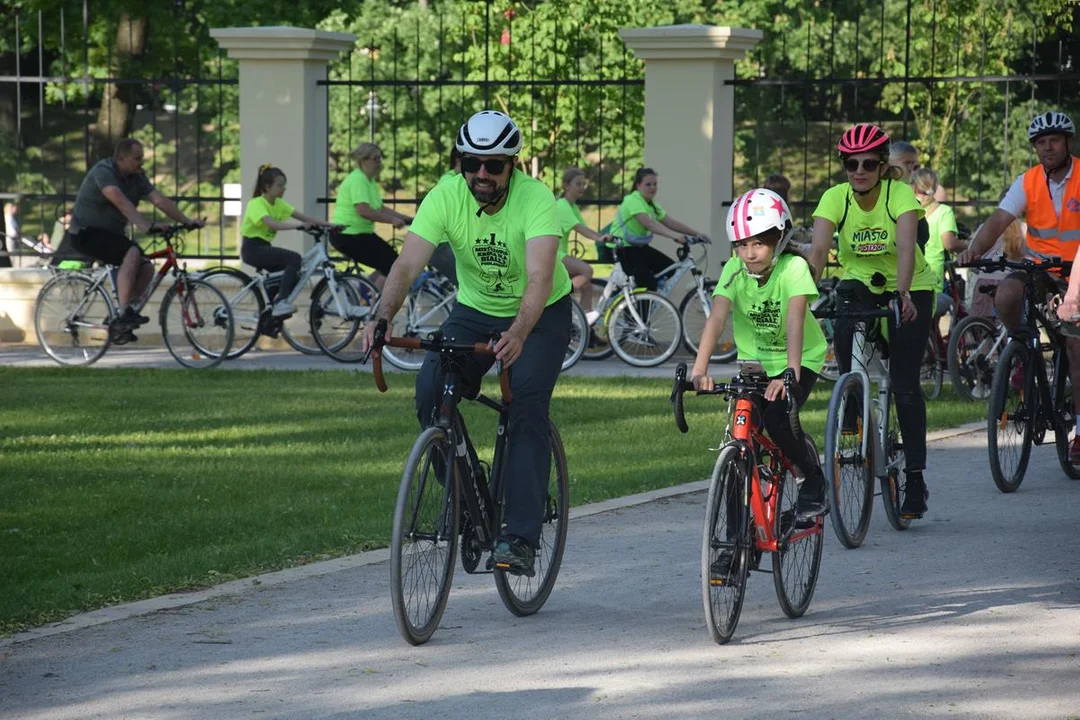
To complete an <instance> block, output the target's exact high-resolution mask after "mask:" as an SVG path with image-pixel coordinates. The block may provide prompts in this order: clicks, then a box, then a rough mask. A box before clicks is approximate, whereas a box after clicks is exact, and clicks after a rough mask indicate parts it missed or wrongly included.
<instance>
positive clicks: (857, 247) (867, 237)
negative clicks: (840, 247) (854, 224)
mask: <svg viewBox="0 0 1080 720" xmlns="http://www.w3.org/2000/svg"><path fill="white" fill-rule="evenodd" d="M888 247H889V231H888V230H887V229H885V228H880V227H873V228H863V229H862V230H856V231H855V232H853V233H852V234H851V249H852V251H853V252H855V253H856V254H858V255H880V254H882V253H884V252H885V251H886V250H887V249H888Z"/></svg>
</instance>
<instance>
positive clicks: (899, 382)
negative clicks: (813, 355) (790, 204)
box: [810, 124, 937, 519]
mask: <svg viewBox="0 0 1080 720" xmlns="http://www.w3.org/2000/svg"><path fill="white" fill-rule="evenodd" d="M889 146H890V141H889V136H888V135H887V134H886V133H885V131H884V130H882V129H881V128H880V127H878V126H876V125H869V124H860V125H855V126H854V127H852V128H850V129H849V130H847V131H846V132H845V133H844V134H843V136H842V137H841V138H840V142H839V144H838V145H837V148H838V150H839V152H840V159H841V161H842V162H843V165H844V171H845V172H846V173H847V178H848V182H845V183H842V184H840V185H836V186H834V187H832V188H829V189H828V190H826V191H825V194H824V195H822V197H821V200H820V201H819V202H818V206H817V209H816V210H814V242H813V254H812V256H811V258H810V264H811V266H812V267H813V268H814V270H815V273H816V274H817V275H819V276H820V274H821V270H822V269H823V267H824V265H825V258H826V256H827V255H828V252H829V247H830V246H831V245H832V240H833V234H834V233H836V234H837V235H838V236H839V252H838V258H839V260H840V265H841V267H842V268H843V271H844V274H843V279H842V280H841V281H840V283H839V284H838V285H837V293H838V295H839V296H840V298H841V301H842V302H846V303H847V307H849V308H852V309H871V308H876V307H881V306H883V305H885V304H886V303H888V302H889V301H890V300H891V299H892V298H893V297H894V295H895V296H899V301H900V303H901V324H900V327H890V329H889V340H890V342H889V348H890V358H889V377H890V379H891V381H892V388H893V391H894V393H895V397H896V414H897V417H898V419H899V422H900V429H901V432H902V434H903V438H904V460H905V474H906V476H907V477H906V482H905V484H904V490H905V497H904V503H903V506H902V507H901V509H900V512H901V514H902V515H903V516H904V517H905V518H908V519H914V518H919V517H922V516H923V514H925V513H926V498H927V496H928V493H927V492H926V483H925V481H924V479H923V470H924V469H925V468H926V401H925V400H924V399H923V396H922V392H921V390H920V386H919V373H920V369H921V366H922V360H923V355H924V353H925V352H926V345H927V343H928V342H929V338H930V322H931V319H932V318H933V314H934V313H933V311H934V305H935V295H936V285H937V280H936V278H935V276H934V272H933V270H932V269H931V268H930V266H929V265H928V264H927V262H926V259H925V258H924V256H923V252H922V249H921V248H920V247H919V246H918V243H917V241H916V238H917V234H918V222H919V219H920V218H922V217H923V214H924V211H923V208H922V206H921V205H919V201H918V200H916V198H915V192H914V191H913V190H912V188H911V186H910V185H908V184H907V183H906V182H903V180H901V177H902V174H901V172H900V169H899V168H893V167H891V166H890V165H889V163H888V159H889ZM833 328H834V332H835V338H834V345H835V348H836V358H837V362H838V364H839V366H840V372H841V373H846V372H849V371H850V370H851V352H852V344H853V335H854V331H855V322H854V321H852V320H850V319H844V318H837V320H836V322H835V323H834V325H833ZM855 425H856V423H855V421H854V419H851V420H848V419H845V422H844V431H845V432H857V427H856V426H855Z"/></svg>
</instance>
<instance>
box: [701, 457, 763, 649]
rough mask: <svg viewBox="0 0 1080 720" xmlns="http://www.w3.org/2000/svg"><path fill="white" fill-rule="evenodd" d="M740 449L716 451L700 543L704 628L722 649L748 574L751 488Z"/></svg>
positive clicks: (732, 628) (738, 610)
mask: <svg viewBox="0 0 1080 720" xmlns="http://www.w3.org/2000/svg"><path fill="white" fill-rule="evenodd" d="M739 450H740V447H739V446H738V445H727V446H725V447H724V448H723V449H722V450H721V451H720V456H719V457H717V458H716V465H715V466H714V467H713V474H712V480H711V481H710V483H709V496H708V499H707V500H706V502H705V530H704V534H703V537H702V540H701V594H702V600H704V603H705V622H706V624H707V625H708V626H709V633H710V634H711V635H712V638H713V640H715V641H716V642H717V643H719V644H721V645H723V644H725V643H726V642H728V641H729V640H731V636H732V635H734V634H735V626H736V625H738V624H739V613H741V612H742V604H743V596H744V595H745V592H746V577H747V574H748V573H749V572H750V548H751V545H752V543H753V541H752V540H751V535H750V527H751V521H750V508H749V506H748V505H747V504H746V503H745V502H743V499H744V497H745V495H746V485H747V483H748V482H750V478H749V477H748V475H749V470H748V467H747V466H748V464H749V463H750V462H751V460H748V459H746V458H740V457H739Z"/></svg>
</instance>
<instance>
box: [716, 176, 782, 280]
mask: <svg viewBox="0 0 1080 720" xmlns="http://www.w3.org/2000/svg"><path fill="white" fill-rule="evenodd" d="M792 224H793V223H792V221H791V211H790V210H788V206H787V203H786V202H784V199H783V198H782V197H780V196H779V195H777V194H776V193H774V192H773V191H772V190H766V189H765V188H755V189H753V190H751V191H750V192H746V193H743V194H742V195H740V196H739V197H737V198H735V202H733V203H732V204H731V208H730V209H729V210H728V215H727V236H728V241H729V242H732V243H736V242H739V241H740V240H746V239H747V238H752V237H754V236H755V235H760V234H762V233H764V232H768V231H769V230H774V229H775V230H779V231H780V241H779V242H778V243H777V244H776V251H775V253H774V254H773V261H774V262H775V260H776V258H778V257H779V256H780V254H781V253H782V252H784V249H785V248H787V244H788V240H789V239H790V238H791V227H792Z"/></svg>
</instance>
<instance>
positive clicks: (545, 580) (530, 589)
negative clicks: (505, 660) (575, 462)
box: [495, 423, 570, 617]
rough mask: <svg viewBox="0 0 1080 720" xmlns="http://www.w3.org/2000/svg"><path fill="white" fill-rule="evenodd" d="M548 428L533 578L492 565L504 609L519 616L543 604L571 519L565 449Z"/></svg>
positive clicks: (560, 440) (556, 570) (557, 437)
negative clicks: (547, 461) (548, 458)
mask: <svg viewBox="0 0 1080 720" xmlns="http://www.w3.org/2000/svg"><path fill="white" fill-rule="evenodd" d="M550 428H551V470H550V471H549V476H548V487H547V493H546V495H545V499H544V523H543V525H542V526H541V529H540V545H539V547H538V548H537V550H536V566H535V567H536V574H535V575H534V576H533V577H528V576H525V575H511V574H510V573H507V572H503V571H502V570H499V569H498V568H495V587H496V588H497V589H498V591H499V597H500V598H502V601H503V605H505V606H506V609H507V610H509V611H510V612H512V613H514V614H515V615H517V616H519V617H524V616H526V615H532V614H533V613H535V612H537V611H538V610H539V609H540V608H542V607H543V606H544V603H545V602H547V599H548V596H549V595H551V589H552V588H554V587H555V579H556V578H557V577H558V576H559V568H560V567H561V566H562V558H563V552H564V551H565V550H566V530H567V526H568V523H569V520H570V475H569V470H568V469H567V466H566V451H565V450H564V449H563V444H562V437H561V436H560V435H559V430H558V429H557V428H556V427H555V424H554V423H550Z"/></svg>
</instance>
